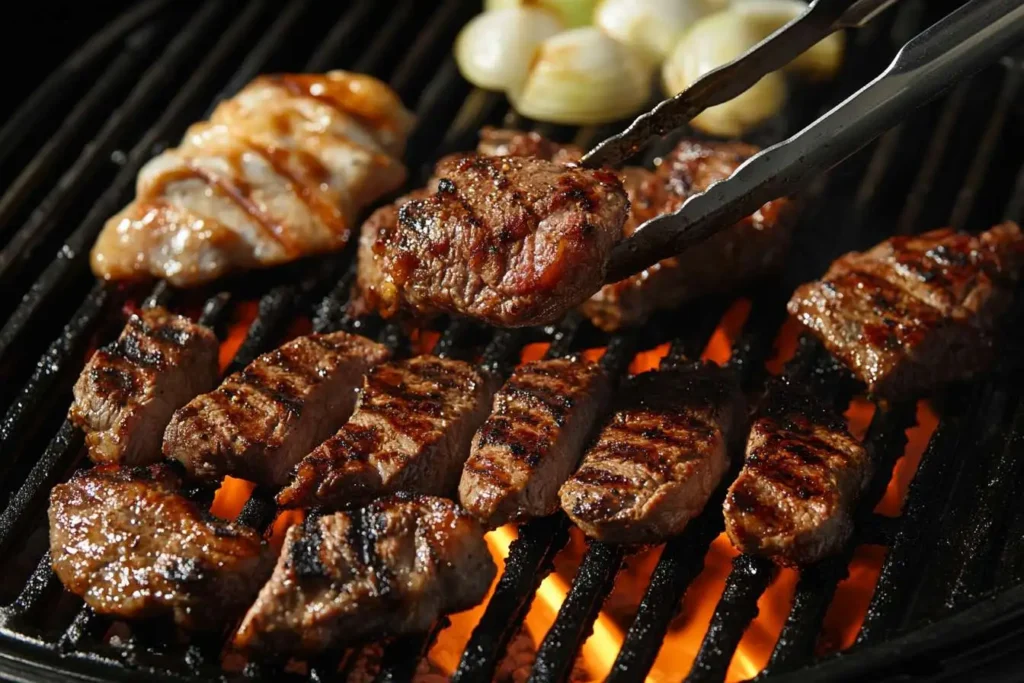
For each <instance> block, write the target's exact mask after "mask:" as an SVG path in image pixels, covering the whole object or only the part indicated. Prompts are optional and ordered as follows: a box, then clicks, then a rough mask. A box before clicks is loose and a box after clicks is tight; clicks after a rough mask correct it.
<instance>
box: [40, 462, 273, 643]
mask: <svg viewBox="0 0 1024 683" xmlns="http://www.w3.org/2000/svg"><path fill="white" fill-rule="evenodd" d="M180 485H181V482H180V481H179V479H178V477H177V476H176V475H175V474H174V473H173V472H172V471H171V469H170V467H168V466H167V465H165V464H157V465H150V466H148V467H138V468H131V467H118V466H114V465H102V466H99V467H95V468H93V469H91V470H87V471H80V472H78V473H76V474H75V475H74V477H72V479H71V481H69V482H67V483H65V484H58V485H57V486H55V487H54V488H53V491H52V492H51V494H50V513H49V514H50V557H51V561H52V564H53V570H54V572H55V573H56V574H57V576H58V577H59V578H60V580H61V582H62V583H63V584H64V586H65V587H66V588H67V589H68V590H70V591H71V592H72V593H75V594H76V595H79V596H81V597H82V598H83V599H84V600H85V601H86V602H87V603H88V604H89V605H90V606H91V607H92V608H93V609H95V610H96V611H97V612H100V613H102V614H111V615H116V616H118V617H123V618H147V617H158V616H171V617H173V619H174V621H175V622H176V623H177V624H178V625H180V626H183V627H185V628H190V629H199V630H209V629H218V628H221V627H223V626H224V625H225V624H226V623H227V622H230V621H231V620H233V619H236V618H238V617H239V615H241V613H242V612H243V610H244V609H245V608H246V607H247V606H248V605H250V604H251V603H252V600H253V598H254V596H255V595H256V593H257V591H258V590H259V587H260V586H261V585H262V584H263V582H264V581H265V580H266V579H267V576H268V575H269V574H270V570H271V567H272V565H273V558H272V556H271V555H270V554H269V553H268V552H267V548H266V547H265V545H264V544H263V542H262V541H261V539H260V536H259V534H258V533H257V532H255V531H253V530H251V529H247V528H245V527H241V526H236V525H234V524H229V523H227V522H223V521H220V520H217V519H214V518H211V517H209V516H207V515H206V514H205V513H204V512H203V511H201V510H200V509H199V508H198V507H196V505H195V504H193V503H192V502H191V501H189V500H188V499H186V498H184V497H183V496H182V495H181V494H180V493H179V488H180Z"/></svg>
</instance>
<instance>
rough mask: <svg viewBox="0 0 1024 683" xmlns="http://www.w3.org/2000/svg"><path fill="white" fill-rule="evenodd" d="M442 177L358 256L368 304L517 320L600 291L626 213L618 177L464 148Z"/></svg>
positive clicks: (522, 322) (557, 312)
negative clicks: (434, 188)
mask: <svg viewBox="0 0 1024 683" xmlns="http://www.w3.org/2000/svg"><path fill="white" fill-rule="evenodd" d="M435 175H436V177H437V178H438V185H437V191H436V192H435V193H434V194H433V195H432V196H430V197H428V198H426V199H417V200H413V201H410V202H408V203H406V204H404V205H403V206H402V207H401V209H400V210H399V213H398V221H397V223H395V224H388V222H386V221H385V222H382V224H380V225H378V226H377V228H378V233H377V237H376V240H375V242H374V243H373V247H372V250H371V255H372V259H371V258H368V255H367V254H366V253H365V252H364V254H363V258H361V259H360V263H359V269H360V271H361V275H360V281H361V282H363V283H375V286H374V287H371V288H367V289H365V290H364V291H362V296H363V297H364V298H366V299H368V302H367V305H368V306H369V307H371V308H376V309H379V310H380V311H381V312H382V313H383V314H384V315H386V316H390V315H394V314H395V312H396V311H398V309H399V308H408V309H411V310H413V311H415V312H416V313H418V314H421V315H430V314H433V313H438V312H450V313H459V314H464V315H468V316H472V317H476V318H479V319H481V320H484V321H486V322H488V323H490V324H492V325H497V326H500V327H518V326H526V325H538V324H544V323H549V322H553V321H555V320H556V319H558V318H559V317H561V316H562V314H563V313H565V311H567V310H569V309H571V308H573V307H574V306H576V305H578V304H579V303H581V302H582V301H583V300H584V299H585V298H586V297H587V296H589V295H590V294H591V293H592V292H594V291H595V290H596V289H597V288H598V287H600V285H601V281H602V279H603V277H604V271H605V267H606V265H607V259H608V256H609V254H610V251H611V248H612V247H613V246H614V244H615V243H616V242H617V241H618V240H619V238H620V236H621V233H622V224H623V223H624V222H625V220H626V215H627V209H628V200H627V198H626V193H625V191H624V190H623V188H622V184H621V182H620V181H619V179H618V178H617V177H616V176H615V174H614V173H611V172H608V171H589V170H585V169H581V168H578V167H574V166H564V165H561V164H557V163H554V162H550V161H546V160H542V159H537V158H520V157H483V156H479V155H476V154H462V155H453V156H451V157H447V158H445V159H443V160H442V161H441V162H439V163H438V165H437V168H436V169H435Z"/></svg>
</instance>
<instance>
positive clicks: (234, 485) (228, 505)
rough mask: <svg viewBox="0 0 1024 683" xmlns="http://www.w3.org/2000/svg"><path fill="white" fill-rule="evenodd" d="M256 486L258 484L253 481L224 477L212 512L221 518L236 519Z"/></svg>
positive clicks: (211, 508) (216, 494)
mask: <svg viewBox="0 0 1024 683" xmlns="http://www.w3.org/2000/svg"><path fill="white" fill-rule="evenodd" d="M255 488H256V484H254V483H252V482H251V481H245V480H244V479H235V478H234V477H224V481H223V483H221V485H220V488H219V489H217V492H216V493H215V494H214V496H213V504H212V505H211V506H210V514H212V515H214V516H216V517H220V518H221V519H235V518H236V517H238V513H239V512H241V511H242V507H243V506H244V505H245V501H247V500H249V496H251V495H252V492H253V489H255Z"/></svg>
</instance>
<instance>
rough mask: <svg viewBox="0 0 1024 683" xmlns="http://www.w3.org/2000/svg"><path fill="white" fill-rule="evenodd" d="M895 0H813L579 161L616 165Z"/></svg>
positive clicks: (594, 164)
mask: <svg viewBox="0 0 1024 683" xmlns="http://www.w3.org/2000/svg"><path fill="white" fill-rule="evenodd" d="M894 2H896V0H813V1H812V2H811V3H810V5H808V7H807V9H806V10H805V11H804V12H803V13H802V14H801V15H800V16H798V17H796V18H795V19H793V20H792V21H790V22H789V23H787V24H786V25H785V26H782V27H781V28H779V29H778V30H777V31H775V32H774V33H772V34H771V35H770V36H768V37H767V38H765V39H764V40H762V41H761V42H760V43H758V44H757V45H755V46H754V47H752V48H751V49H749V50H748V51H747V52H745V53H743V54H742V55H741V56H739V57H737V58H736V59H734V60H733V61H731V62H729V63H728V64H723V65H722V66H720V67H718V68H717V69H714V70H712V71H709V72H708V73H706V74H704V75H703V76H701V77H700V78H699V79H697V81H696V82H694V83H693V84H692V85H691V86H690V87H688V88H687V89H686V90H684V91H683V92H681V93H679V94H678V95H676V96H675V97H671V98H669V99H667V100H665V101H663V102H661V103H660V104H658V105H657V106H656V107H654V108H653V109H652V110H650V111H649V112H647V113H645V114H641V115H640V116H638V117H637V118H636V120H635V121H633V123H631V124H630V125H629V126H628V127H627V128H626V129H625V130H624V131H622V132H621V133H619V134H617V135H613V136H612V137H610V138H608V139H607V140H603V141H601V142H599V143H598V144H597V145H595V146H594V148H593V149H591V150H590V151H589V152H587V154H586V155H584V156H583V158H582V159H581V161H580V163H581V164H582V165H583V166H586V167H588V168H599V167H601V166H618V165H619V164H621V163H622V162H624V161H625V160H626V159H628V158H629V157H631V156H633V155H634V154H636V153H637V151H639V150H640V148H641V147H643V145H645V144H646V143H647V141H648V140H650V139H651V138H652V137H654V136H658V135H664V134H666V133H668V132H669V131H671V130H674V129H676V128H679V127H680V126H682V125H683V124H685V123H687V122H688V121H690V120H691V119H692V118H694V117H695V116H697V114H700V113H701V112H702V111H704V110H705V109H707V108H708V107H713V106H715V105H716V104H722V103H723V102H727V101H729V100H731V99H732V98H734V97H736V96H737V95H739V94H741V93H743V92H745V91H746V90H748V89H749V88H751V87H752V86H753V85H754V84H755V83H757V82H758V81H759V80H761V78H762V77H764V75H765V74H768V73H770V72H772V71H776V70H778V69H781V68H782V67H784V66H786V65H787V64H789V63H790V62H791V61H793V60H794V59H796V58H797V57H799V56H800V55H801V54H803V53H804V52H805V51H806V50H808V49H809V48H811V47H812V46H814V45H815V44H816V43H818V42H819V41H820V40H822V39H823V38H825V37H827V36H828V35H829V34H831V33H833V32H834V31H837V30H839V29H841V28H852V27H856V26H862V25H864V24H865V23H867V22H868V21H870V20H871V19H872V18H874V17H875V16H877V15H878V14H879V13H880V12H881V11H882V10H884V9H885V8H886V7H888V6H889V5H891V4H893V3H894Z"/></svg>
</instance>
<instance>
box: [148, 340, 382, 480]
mask: <svg viewBox="0 0 1024 683" xmlns="http://www.w3.org/2000/svg"><path fill="white" fill-rule="evenodd" d="M389 355H390V354H389V351H388V349H387V348H386V347H384V346H382V345H381V344H378V343H376V342H373V341H370V340H369V339H366V338H364V337H360V336H358V335H354V334H349V333H347V332H333V333H331V334H311V335H308V336H305V337H299V338H297V339H293V340H292V341H290V342H288V343H287V344H284V345H283V346H281V347H280V348H278V349H276V350H274V351H271V352H270V353H266V354H264V355H262V356H260V357H259V358H257V359H256V360H254V361H253V362H252V363H250V364H249V365H248V366H247V367H246V368H245V369H244V370H242V371H241V372H237V373H235V374H233V375H231V376H230V377H228V378H227V379H225V380H224V382H223V383H222V384H221V385H220V386H219V387H218V388H217V389H216V390H214V391H211V392H210V393H208V394H203V395H201V396H197V397H196V398H195V399H193V400H192V401H191V402H189V403H188V405H186V406H185V407H183V408H181V409H180V410H178V411H177V412H176V413H175V414H174V418H173V419H172V420H171V423H170V424H169V425H168V426H167V431H166V433H165V435H164V446H163V452H164V455H165V456H167V457H168V458H173V459H175V460H177V461H178V462H180V463H181V464H183V465H184V466H185V468H186V469H187V470H188V472H189V474H191V475H192V476H194V477H198V478H200V479H204V480H207V481H211V480H212V481H217V480H220V479H221V478H222V477H224V475H227V474H230V475H232V476H237V477H240V478H243V479H248V480H249V481H254V482H257V483H259V484H265V485H267V486H283V485H284V484H286V483H287V482H288V476H289V474H290V473H291V470H292V468H293V467H294V466H295V463H297V462H298V461H299V459H300V458H301V457H302V456H303V455H305V454H306V453H308V452H309V451H310V449H311V448H313V447H314V446H315V445H317V444H318V443H320V442H321V441H323V440H324V439H325V438H327V437H328V436H329V435H330V434H331V433H332V432H333V431H334V430H336V429H337V428H338V427H339V426H341V424H342V423H344V421H345V420H346V419H347V418H348V416H349V415H351V414H352V409H353V407H354V406H355V402H356V388H357V387H358V386H359V385H360V383H361V381H362V377H363V375H364V374H365V373H366V371H367V370H369V369H370V368H371V367H372V366H374V365H376V364H377V363H381V362H383V361H384V360H386V359H387V358H388V356H389Z"/></svg>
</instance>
